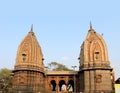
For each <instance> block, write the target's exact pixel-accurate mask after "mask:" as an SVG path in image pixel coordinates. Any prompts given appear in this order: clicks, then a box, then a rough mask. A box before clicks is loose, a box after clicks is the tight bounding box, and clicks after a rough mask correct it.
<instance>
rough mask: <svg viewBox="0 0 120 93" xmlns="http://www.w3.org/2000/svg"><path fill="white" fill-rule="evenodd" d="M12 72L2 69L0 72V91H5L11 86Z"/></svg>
mask: <svg viewBox="0 0 120 93" xmlns="http://www.w3.org/2000/svg"><path fill="white" fill-rule="evenodd" d="M11 74H12V70H10V69H7V68H3V69H1V70H0V89H3V90H7V89H9V88H10V87H11V86H12V85H11Z"/></svg>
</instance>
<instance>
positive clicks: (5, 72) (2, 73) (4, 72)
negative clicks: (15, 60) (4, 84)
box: [0, 68, 12, 79]
mask: <svg viewBox="0 0 120 93" xmlns="http://www.w3.org/2000/svg"><path fill="white" fill-rule="evenodd" d="M11 73H12V70H9V69H7V68H3V69H1V70H0V79H8V78H9V76H10V75H11Z"/></svg>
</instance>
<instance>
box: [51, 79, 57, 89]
mask: <svg viewBox="0 0 120 93" xmlns="http://www.w3.org/2000/svg"><path fill="white" fill-rule="evenodd" d="M50 83H51V91H56V82H55V80H51V82H50Z"/></svg>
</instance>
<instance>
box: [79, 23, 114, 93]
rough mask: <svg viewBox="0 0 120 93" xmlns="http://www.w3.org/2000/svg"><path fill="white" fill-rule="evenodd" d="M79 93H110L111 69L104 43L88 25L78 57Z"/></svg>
mask: <svg viewBox="0 0 120 93" xmlns="http://www.w3.org/2000/svg"><path fill="white" fill-rule="evenodd" d="M79 60H80V67H79V75H80V91H82V92H84V93H100V92H102V91H104V92H107V93H112V91H113V86H112V80H111V77H112V68H111V67H110V62H109V59H108V51H107V46H106V43H105V41H104V39H103V37H102V36H101V35H99V34H98V33H97V32H96V31H95V30H94V29H93V28H92V24H91V23H90V29H89V31H88V34H87V37H86V39H85V41H84V42H83V44H82V46H81V52H80V56H79Z"/></svg>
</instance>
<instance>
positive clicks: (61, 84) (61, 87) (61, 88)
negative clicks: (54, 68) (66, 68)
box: [59, 80, 67, 91]
mask: <svg viewBox="0 0 120 93" xmlns="http://www.w3.org/2000/svg"><path fill="white" fill-rule="evenodd" d="M59 91H67V87H66V83H65V81H64V80H60V81H59Z"/></svg>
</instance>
